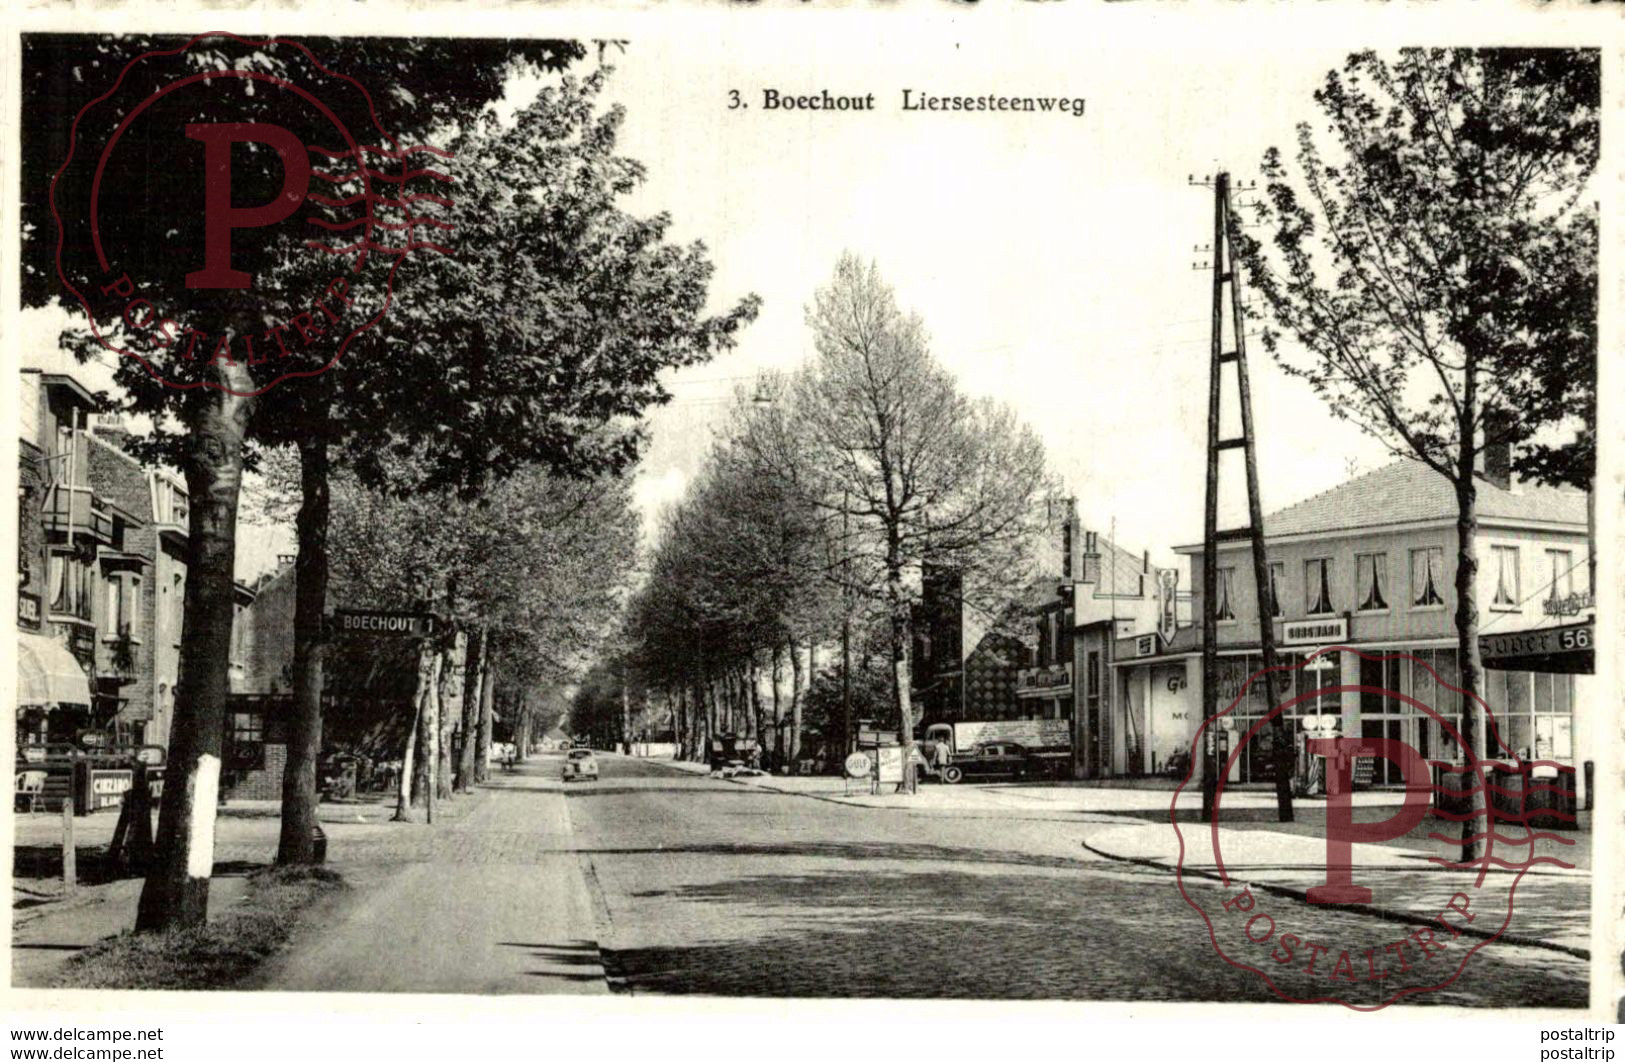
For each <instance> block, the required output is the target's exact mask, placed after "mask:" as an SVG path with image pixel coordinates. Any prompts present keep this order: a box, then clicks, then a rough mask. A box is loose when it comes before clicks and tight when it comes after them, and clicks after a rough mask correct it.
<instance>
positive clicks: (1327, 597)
mask: <svg viewBox="0 0 1625 1062" xmlns="http://www.w3.org/2000/svg"><path fill="white" fill-rule="evenodd" d="M1303 593H1304V611H1305V612H1307V613H1308V614H1309V615H1311V616H1324V615H1327V614H1328V613H1331V612H1335V611H1337V610H1336V607H1335V606H1334V605H1333V603H1332V562H1331V558H1330V557H1316V558H1315V559H1314V560H1307V561H1304V562H1303Z"/></svg>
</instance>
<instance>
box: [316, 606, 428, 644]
mask: <svg viewBox="0 0 1625 1062" xmlns="http://www.w3.org/2000/svg"><path fill="white" fill-rule="evenodd" d="M333 623H334V627H335V629H336V630H337V631H338V635H339V637H341V638H366V637H371V638H429V637H432V636H433V635H434V634H435V633H436V632H437V631H439V629H440V620H439V618H438V617H436V616H432V615H430V614H428V613H426V612H388V611H384V610H382V609H370V608H366V609H363V608H357V609H339V610H338V611H336V612H335V613H334V614H333Z"/></svg>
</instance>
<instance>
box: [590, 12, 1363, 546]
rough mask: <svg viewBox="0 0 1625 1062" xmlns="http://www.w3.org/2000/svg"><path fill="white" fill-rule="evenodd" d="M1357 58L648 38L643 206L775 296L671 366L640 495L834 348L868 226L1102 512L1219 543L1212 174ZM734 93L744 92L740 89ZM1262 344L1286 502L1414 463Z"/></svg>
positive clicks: (753, 286) (735, 292) (1262, 386)
mask: <svg viewBox="0 0 1625 1062" xmlns="http://www.w3.org/2000/svg"><path fill="white" fill-rule="evenodd" d="M1028 43H1029V44H1031V42H1030V41H1029V42H1028ZM1345 55H1346V52H1345V51H1343V50H1339V49H1336V48H1327V49H1324V50H1318V51H1317V50H1313V49H1299V50H1296V51H1291V52H1287V53H1281V52H1275V53H1264V52H1257V53H1247V52H1237V51H1234V50H1231V51H1227V52H1225V53H1222V54H1219V55H1217V56H1216V55H1215V53H1214V52H1212V51H1200V52H1198V51H1193V50H1185V49H1180V48H1159V49H1157V50H1155V51H1152V50H1138V51H1137V50H1127V49H1119V50H1115V51H1113V50H1091V49H1079V48H1077V47H1076V46H1075V44H1073V45H1069V46H1068V47H1064V48H1063V47H1053V48H1045V47H1042V46H1032V47H1029V49H1028V50H1027V51H1026V52H1024V53H1023V55H1022V62H1021V63H1019V64H1015V63H1012V62H1011V52H1010V50H1009V48H1008V46H1007V44H1006V43H1005V42H992V41H986V42H979V41H974V40H964V41H957V42H956V41H952V40H948V39H941V40H932V41H925V42H919V41H908V42H906V43H905V42H903V41H901V40H898V39H887V38H885V37H880V38H877V39H875V40H874V41H873V42H872V43H866V44H855V43H854V42H853V41H852V40H851V39H846V40H844V41H841V42H839V43H838V44H837V43H835V42H825V41H822V40H818V39H812V40H794V41H791V40H786V41H783V42H781V43H780V46H778V47H774V46H772V45H770V44H768V43H766V42H764V41H763V40H762V39H760V38H757V39H755V40H753V41H752V42H751V44H750V47H748V48H746V47H738V48H734V47H731V46H730V42H729V41H728V40H727V39H726V38H723V39H719V40H713V41H710V42H708V44H707V46H705V47H696V46H694V44H693V42H691V41H671V40H648V41H638V40H634V41H632V42H631V44H630V45H629V47H628V48H627V50H626V52H625V53H624V55H621V56H620V57H618V58H616V59H615V60H614V62H615V66H616V71H615V74H614V76H613V78H612V80H611V83H610V92H609V94H610V96H611V97H612V98H613V99H614V100H615V101H617V102H620V103H622V104H624V105H625V107H626V109H627V119H626V125H625V129H624V134H623V138H622V141H621V148H622V150H623V151H624V152H625V153H626V154H628V155H630V156H631V157H633V158H637V159H639V160H641V161H643V162H645V163H646V164H647V165H648V167H649V180H648V182H647V185H646V187H645V188H644V189H643V190H642V192H641V193H640V194H639V196H638V198H637V200H636V201H635V207H636V208H639V209H643V210H655V209H661V210H667V211H669V212H670V213H671V214H672V215H673V217H674V236H675V237H676V238H678V239H682V240H685V241H686V240H690V239H701V240H704V241H705V243H706V245H707V246H708V247H709V248H710V251H711V257H712V260H713V261H714V262H715V263H716V266H717V271H716V276H715V279H714V282H713V298H714V302H715V305H716V307H717V308H718V309H720V308H722V307H723V306H725V305H727V304H728V303H729V302H731V301H732V300H735V299H737V298H739V297H740V296H742V295H744V294H745V293H747V292H755V293H757V294H759V295H760V296H761V297H762V299H763V308H762V313H761V315H760V317H759V318H758V320H757V321H756V322H755V323H754V324H752V325H751V326H750V327H749V328H748V329H746V330H745V332H744V333H743V335H742V336H741V339H740V342H739V345H738V348H737V350H736V351H735V352H733V353H731V354H729V355H727V356H725V357H721V358H718V359H716V360H715V361H713V362H711V363H709V364H707V365H704V366H696V367H694V368H691V369H687V370H683V371H680V372H676V373H673V374H671V390H672V392H673V394H674V396H675V400H674V402H673V403H672V405H671V406H669V407H667V408H665V409H661V410H659V411H657V412H655V413H654V414H653V415H652V416H651V418H650V429H651V434H652V444H651V446H650V448H649V451H648V454H647V457H646V459H645V461H644V462H643V465H642V467H641V468H640V469H639V471H638V474H637V483H636V486H637V497H638V498H639V501H640V504H642V505H643V506H644V508H645V511H646V513H647V514H653V513H654V512H656V511H658V509H659V507H660V506H661V505H663V504H669V503H670V502H671V501H673V500H675V499H676V498H678V497H680V496H681V494H682V492H683V490H684V489H685V487H686V485H687V484H688V482H689V480H690V477H691V476H692V475H693V473H694V471H695V469H696V468H697V467H698V464H699V462H700V461H701V459H702V458H703V455H704V452H705V449H706V447H707V446H708V445H709V440H710V438H711V433H712V431H713V430H714V428H715V426H716V425H717V424H719V423H720V422H721V421H722V420H723V418H725V416H726V415H727V411H728V402H727V396H728V394H729V392H730V391H731V390H732V389H733V388H734V387H736V386H740V385H746V386H748V384H749V382H750V380H751V378H752V376H753V374H754V373H756V372H757V371H759V370H761V369H762V368H764V367H773V368H781V369H782V368H791V367H793V366H795V365H797V364H799V363H800V362H802V361H803V360H804V359H806V358H807V357H808V355H809V353H810V351H811V347H812V344H811V336H810V333H809V331H808V329H807V328H806V326H805V323H804V317H803V315H804V307H805V306H806V305H807V304H808V303H809V301H810V300H811V297H812V293H813V291H814V290H815V288H816V287H817V286H819V285H821V284H824V283H826V282H827V281H828V278H829V276H830V275H831V273H832V271H833V269H834V266H835V262H836V259H837V258H838V256H839V255H840V254H841V252H842V251H844V250H850V251H853V252H855V253H857V254H858V255H860V256H862V257H865V258H870V259H873V260H874V261H875V262H877V263H878V265H879V267H880V270H881V273H882V275H883V276H884V277H885V278H886V279H887V281H888V282H889V283H890V284H892V286H893V287H894V288H895V289H896V291H897V296H898V299H899V302H900V304H901V305H902V306H903V307H904V308H905V309H908V310H913V311H915V312H918V313H919V314H920V315H921V316H922V317H923V319H924V320H925V323H926V325H927V328H928V329H929V331H930V333H931V336H932V340H933V342H932V349H933V353H934V354H935V356H936V357H937V358H938V359H939V360H940V361H941V362H942V363H943V364H944V365H946V366H947V367H948V368H949V369H951V370H952V371H953V372H954V374H955V375H956V376H957V377H958V379H959V381H960V384H961V385H962V386H963V388H964V389H965V390H966V391H967V392H969V393H971V394H974V395H986V396H991V397H993V398H995V399H998V400H1000V401H1002V402H1005V403H1008V404H1009V405H1010V406H1012V407H1013V408H1014V409H1015V410H1017V411H1018V412H1019V413H1020V415H1021V416H1022V417H1023V418H1024V419H1026V420H1027V421H1028V423H1030V424H1031V425H1032V426H1033V427H1034V428H1035V429H1036V430H1037V431H1038V433H1039V434H1040V436H1041V437H1042V438H1043V439H1044V441H1045V443H1046V446H1047V448H1048V452H1049V457H1050V461H1051V464H1052V467H1053V469H1054V470H1055V472H1056V473H1057V474H1059V476H1060V477H1061V478H1062V480H1063V481H1064V482H1065V484H1066V486H1067V487H1068V489H1069V491H1070V492H1071V493H1074V494H1076V495H1077V497H1078V504H1079V510H1080V513H1081V515H1082V518H1083V520H1084V522H1085V523H1086V524H1087V525H1088V526H1090V527H1092V528H1093V529H1096V530H1099V531H1101V532H1106V533H1110V532H1111V530H1112V529H1113V528H1115V529H1116V537H1117V540H1118V541H1119V542H1121V543H1123V544H1124V545H1125V546H1126V547H1127V548H1129V549H1131V550H1134V551H1139V550H1150V551H1151V552H1152V554H1153V556H1154V557H1160V558H1162V559H1164V560H1167V559H1170V558H1171V554H1170V552H1169V551H1170V550H1171V548H1172V547H1174V546H1176V545H1182V544H1187V543H1191V542H1196V541H1199V540H1200V536H1201V520H1202V496H1203V490H1204V473H1205V455H1204V449H1203V447H1204V443H1205V431H1206V408H1207V407H1206V401H1207V391H1206V373H1207V354H1208V343H1209V336H1208V328H1209V324H1208V321H1209V314H1210V299H1211V291H1212V280H1211V273H1210V272H1199V271H1196V270H1193V269H1192V265H1193V263H1196V262H1200V261H1207V260H1209V259H1208V257H1207V255H1206V254H1205V253H1202V252H1197V251H1195V250H1194V248H1195V247H1196V246H1197V245H1206V244H1209V243H1210V242H1211V240H1212V225H1213V221H1212V218H1213V197H1212V193H1211V191H1210V190H1209V189H1207V188H1205V187H1193V186H1192V185H1191V184H1190V183H1189V178H1190V177H1191V176H1192V175H1193V174H1194V175H1206V174H1211V173H1213V172H1214V171H1215V170H1216V169H1218V168H1220V167H1224V168H1228V169H1229V170H1230V171H1231V172H1232V173H1233V174H1234V175H1235V179H1237V180H1245V179H1251V178H1253V177H1256V174H1257V166H1258V162H1259V159H1260V157H1261V156H1262V154H1263V152H1264V150H1265V149H1266V148H1267V147H1269V146H1270V145H1282V146H1283V147H1290V146H1291V144H1292V143H1293V141H1294V139H1295V125H1296V123H1298V122H1300V121H1304V120H1310V119H1313V118H1315V117H1316V112H1315V111H1314V108H1313V103H1312V100H1311V94H1312V92H1313V90H1314V89H1315V87H1316V86H1317V85H1318V84H1319V82H1320V81H1321V80H1322V79H1323V78H1324V76H1325V73H1326V72H1327V71H1328V70H1330V69H1332V68H1334V67H1336V66H1338V65H1340V64H1341V62H1342V60H1343V58H1344V57H1345ZM768 88H772V89H775V90H777V91H778V92H780V93H781V94H783V95H788V94H793V93H813V92H818V91H819V90H821V89H826V88H827V89H828V90H829V91H830V92H831V93H832V94H836V95H841V94H846V95H867V94H868V93H871V92H872V93H874V95H875V110H874V111H873V112H872V113H808V112H797V113H783V112H772V113H770V112H768V111H765V110H763V109H762V101H763V92H762V90H763V89H768ZM730 89H736V90H738V92H739V93H740V99H741V100H742V101H743V102H744V103H745V104H746V107H744V108H740V109H733V110H730V109H729V107H728V103H729V90H730ZM903 89H911V90H913V92H914V95H915V96H916V97H918V96H919V95H920V94H922V93H934V94H944V95H947V94H963V95H979V94H983V93H1001V94H1008V95H1017V96H1019V95H1025V94H1054V95H1062V96H1067V97H1082V98H1084V99H1086V100H1087V104H1086V106H1085V108H1084V115H1083V117H1082V118H1076V117H1069V116H1061V115H1057V114H1054V113H1051V114H955V113H904V112H903V111H902V110H901V106H900V101H901V96H902V90H903ZM1249 365H1250V369H1251V378H1252V384H1253V393H1254V420H1255V428H1256V433H1257V449H1258V462H1259V475H1260V494H1261V496H1262V502H1263V505H1264V509H1265V511H1266V513H1267V512H1269V511H1271V510H1273V509H1277V508H1280V507H1282V506H1284V505H1287V504H1290V503H1291V502H1294V501H1298V500H1300V499H1302V498H1305V497H1308V496H1310V495H1312V494H1315V493H1318V492H1320V491H1323V490H1326V489H1328V488H1330V487H1332V486H1335V485H1336V484H1337V483H1339V482H1341V481H1343V480H1344V479H1346V478H1348V477H1349V474H1350V472H1351V470H1352V471H1369V470H1370V469H1372V468H1375V467H1378V466H1379V465H1381V464H1383V463H1386V462H1387V461H1388V460H1391V459H1392V458H1391V457H1390V456H1389V455H1388V453H1387V451H1386V450H1385V448H1383V447H1382V446H1381V445H1380V444H1377V443H1376V442H1374V441H1373V440H1371V439H1369V438H1367V437H1366V436H1364V435H1363V434H1361V433H1360V432H1359V430H1358V429H1356V428H1354V427H1353V426H1352V425H1349V424H1346V423H1343V422H1338V421H1334V420H1333V419H1332V418H1331V417H1330V416H1329V415H1328V413H1327V411H1326V409H1325V407H1324V405H1323V404H1322V403H1321V402H1320V400H1319V399H1317V398H1316V397H1315V396H1314V395H1313V394H1312V393H1310V391H1309V390H1308V388H1307V386H1305V385H1304V384H1302V383H1301V382H1299V381H1296V380H1293V379H1291V378H1289V377H1288V376H1287V375H1286V374H1285V373H1283V372H1282V371H1281V370H1280V369H1279V367H1277V366H1276V365H1275V364H1274V363H1273V362H1272V360H1271V359H1270V356H1269V355H1268V354H1267V353H1266V352H1265V351H1264V350H1263V349H1262V346H1261V344H1260V343H1259V342H1258V341H1257V340H1256V339H1254V340H1253V341H1252V342H1251V344H1250V347H1249ZM1233 419H1234V414H1233V409H1227V412H1226V421H1227V425H1228V424H1229V423H1230V422H1231V421H1233ZM1226 434H1228V427H1227V429H1226ZM1238 456H1239V455H1238ZM1225 470H1226V476H1227V477H1228V478H1227V479H1226V481H1225V482H1226V491H1225V499H1224V502H1225V504H1224V506H1223V509H1222V512H1221V523H1223V524H1226V525H1229V524H1231V523H1236V522H1241V521H1240V519H1239V517H1240V514H1241V513H1243V512H1244V509H1242V508H1241V506H1242V505H1243V504H1244V497H1245V496H1244V494H1242V493H1241V484H1242V480H1241V473H1240V463H1239V460H1238V461H1237V462H1236V463H1235V471H1234V473H1233V474H1232V473H1231V472H1230V462H1229V461H1228V460H1227V461H1226V464H1225ZM1231 485H1234V487H1235V490H1233V491H1232V490H1230V489H1229V488H1230V486H1231Z"/></svg>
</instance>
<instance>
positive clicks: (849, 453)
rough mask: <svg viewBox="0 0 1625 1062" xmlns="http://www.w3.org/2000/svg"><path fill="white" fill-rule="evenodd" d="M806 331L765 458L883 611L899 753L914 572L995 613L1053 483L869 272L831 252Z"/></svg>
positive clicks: (908, 719) (1020, 430) (1010, 417)
mask: <svg viewBox="0 0 1625 1062" xmlns="http://www.w3.org/2000/svg"><path fill="white" fill-rule="evenodd" d="M807 323H808V326H809V327H810V328H811V329H812V333H813V340H814V345H815V348H816V355H815V357H814V358H813V360H812V363H811V364H810V365H809V366H807V367H806V368H805V369H804V370H803V371H802V372H801V373H799V374H798V375H797V377H796V378H795V380H794V382H793V385H792V389H791V398H790V405H791V418H792V420H791V423H792V425H793V427H792V430H791V431H790V432H789V433H788V436H787V444H786V445H785V446H783V447H781V448H780V449H779V450H778V451H777V454H778V459H780V460H782V461H783V463H784V468H785V472H784V476H785V478H786V481H787V482H790V483H793V484H795V485H796V489H797V490H798V491H799V492H800V493H801V495H802V497H803V499H804V504H806V505H808V506H810V507H812V508H814V509H815V510H816V511H817V512H819V513H820V514H821V515H822V516H823V518H824V519H825V520H826V522H827V523H828V524H829V526H830V528H831V531H830V536H831V537H832V538H833V539H834V540H835V541H837V542H839V543H840V549H839V551H838V555H837V556H836V557H835V558H834V559H833V563H832V564H831V571H832V572H836V573H840V574H841V578H843V579H845V580H847V581H848V583H849V584H855V585H853V586H852V589H853V590H854V591H855V592H856V593H858V594H862V595H867V596H870V597H872V598H873V597H878V598H879V603H880V604H881V605H882V606H883V607H884V609H885V613H886V616H887V622H888V624H889V629H890V643H889V652H890V658H891V670H892V674H893V675H894V692H895V701H896V704H895V709H896V718H897V724H898V728H899V733H900V735H901V737H902V740H903V742H904V743H905V745H906V744H907V743H908V742H909V741H910V739H911V736H912V734H913V731H914V725H915V722H916V720H915V713H914V710H913V704H912V700H911V696H910V691H911V688H912V686H913V675H912V667H911V661H910V659H909V654H910V652H911V646H912V641H913V631H912V623H913V610H914V606H915V604H916V602H917V601H918V598H919V586H920V572H921V570H922V568H923V566H925V565H927V564H933V565H939V566H943V567H948V568H952V569H955V570H957V571H958V572H959V573H960V574H961V576H962V578H963V583H964V586H965V588H966V590H965V596H966V598H967V603H969V604H971V605H972V607H984V608H986V610H987V611H988V612H989V614H990V615H995V614H998V612H1000V611H1002V609H1000V608H999V606H1002V605H1003V604H1005V603H1007V602H1008V601H1009V600H1010V599H1011V598H1012V597H1013V596H1014V595H1015V594H1017V593H1019V592H1020V591H1021V590H1022V589H1023V586H1022V584H1023V583H1024V582H1026V581H1027V580H1028V578H1029V576H1030V573H1031V571H1032V570H1033V569H1032V565H1033V555H1032V550H1033V548H1034V546H1035V544H1036V542H1037V538H1038V532H1039V527H1040V523H1041V521H1042V518H1043V508H1044V505H1043V503H1044V501H1045V499H1047V498H1048V497H1050V496H1051V495H1052V494H1053V492H1054V487H1053V481H1052V480H1051V478H1050V476H1049V474H1048V473H1047V471H1046V469H1045V459H1044V449H1043V446H1042V444H1041V443H1040V442H1039V440H1038V438H1037V436H1036V435H1035V434H1034V433H1033V432H1032V430H1031V429H1030V428H1028V427H1027V426H1026V425H1024V424H1022V423H1021V422H1020V421H1019V420H1018V419H1017V418H1016V416H1015V414H1014V413H1013V412H1012V411H1011V410H1010V409H1008V408H1007V407H1004V406H1001V405H999V404H997V403H995V402H993V401H990V400H986V399H973V398H970V397H968V396H966V395H965V394H964V393H963V392H961V391H960V389H959V387H958V385H957V383H956V382H955V381H954V379H953V377H952V376H951V375H950V374H949V373H948V371H947V370H946V369H944V368H943V366H942V365H941V364H940V363H939V362H938V361H937V360H936V359H935V358H934V357H933V356H932V355H931V352H930V349H929V345H928V342H927V339H926V332H925V325H924V323H923V322H922V321H921V320H920V319H919V317H917V316H914V315H907V314H904V313H903V312H902V311H901V310H900V309H899V308H898V306H897V301H896V297H895V295H894V293H893V292H892V289H891V288H890V287H889V286H887V285H886V284H885V282H884V281H883V280H882V279H881V277H880V273H879V270H878V268H877V267H876V266H875V265H873V264H868V265H865V264H864V263H863V262H861V261H860V260H859V259H858V258H856V257H855V256H853V255H850V254H847V255H843V256H842V257H841V259H840V261H839V262H838V263H837V265H836V268H835V274H834V277H833V278H832V279H831V282H830V283H829V284H828V285H827V286H826V287H824V288H821V289H820V290H819V291H818V292H817V294H816V295H815V297H814V300H813V303H812V305H811V307H810V308H809V309H808V311H807ZM905 783H906V785H907V786H908V787H909V788H910V789H912V787H913V784H914V777H913V772H912V771H905Z"/></svg>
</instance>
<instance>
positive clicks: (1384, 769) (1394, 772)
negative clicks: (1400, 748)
mask: <svg viewBox="0 0 1625 1062" xmlns="http://www.w3.org/2000/svg"><path fill="white" fill-rule="evenodd" d="M1401 729H1402V721H1401V720H1399V719H1384V718H1380V717H1379V718H1376V719H1362V720H1360V739H1361V740H1362V741H1371V740H1374V739H1378V738H1387V739H1388V740H1390V741H1399V740H1401V739H1402V737H1403V734H1401V732H1400V731H1401ZM1371 783H1372V784H1373V785H1404V784H1405V780H1404V779H1403V778H1401V777H1400V774H1399V764H1397V763H1394V762H1392V761H1391V760H1387V759H1384V758H1383V757H1381V756H1378V757H1376V759H1375V760H1374V761H1373V763H1372V770H1371Z"/></svg>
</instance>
